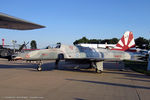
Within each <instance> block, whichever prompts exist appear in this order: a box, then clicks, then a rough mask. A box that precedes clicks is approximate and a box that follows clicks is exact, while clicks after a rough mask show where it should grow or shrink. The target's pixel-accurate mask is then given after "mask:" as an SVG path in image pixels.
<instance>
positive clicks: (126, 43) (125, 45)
mask: <svg viewBox="0 0 150 100" xmlns="http://www.w3.org/2000/svg"><path fill="white" fill-rule="evenodd" d="M133 47H135V41H134V37H133V33H132V32H131V31H126V32H125V34H124V35H123V36H122V38H121V39H120V40H119V42H118V43H117V44H116V47H115V48H112V49H111V50H119V51H133V50H130V48H133ZM134 51H135V50H134Z"/></svg>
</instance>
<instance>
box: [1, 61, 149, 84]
mask: <svg viewBox="0 0 150 100" xmlns="http://www.w3.org/2000/svg"><path fill="white" fill-rule="evenodd" d="M113 64H114V63H113ZM110 65H111V64H107V63H106V64H105V63H104V71H103V74H107V73H108V74H118V75H119V74H120V75H125V76H126V77H130V78H131V77H132V78H141V80H140V79H132V80H136V81H145V82H146V81H147V82H150V81H149V80H144V79H143V78H147V79H150V76H146V75H143V74H139V73H136V72H133V71H130V70H129V71H127V72H126V71H118V70H119V69H120V68H119V67H118V69H117V68H115V69H114V70H113V68H112V67H111V66H110ZM37 67H38V66H37V65H36V64H28V63H16V62H14V63H12V64H11V63H9V64H0V69H9V68H10V69H11V68H16V69H26V70H29V71H37V70H36V69H37ZM113 67H114V66H113ZM42 70H43V71H52V70H59V71H72V72H82V73H83V72H84V73H94V74H96V72H95V69H87V65H85V66H79V65H78V64H72V65H70V64H65V62H60V64H59V67H58V69H55V63H54V62H46V63H44V64H43V65H42ZM130 78H129V79H130Z"/></svg>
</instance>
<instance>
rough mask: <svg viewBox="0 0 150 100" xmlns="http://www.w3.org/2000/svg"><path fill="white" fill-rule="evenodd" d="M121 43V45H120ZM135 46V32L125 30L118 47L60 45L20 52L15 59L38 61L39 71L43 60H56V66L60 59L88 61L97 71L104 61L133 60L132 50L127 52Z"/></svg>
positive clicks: (101, 69) (79, 61) (99, 70)
mask: <svg viewBox="0 0 150 100" xmlns="http://www.w3.org/2000/svg"><path fill="white" fill-rule="evenodd" d="M119 44H120V45H119ZM134 46H135V42H134V38H133V34H132V32H130V31H127V32H125V34H124V35H123V37H122V38H121V40H120V41H119V42H118V44H117V48H113V49H102V48H89V47H82V46H74V45H59V46H57V47H56V48H50V49H43V50H35V51H31V52H25V53H20V54H18V55H17V56H16V57H15V58H14V59H16V60H19V59H21V60H27V61H37V64H38V68H37V70H38V71H41V70H42V66H41V65H42V61H43V60H56V63H55V64H56V66H57V65H58V62H59V61H60V60H65V61H71V62H76V63H80V64H82V63H87V64H89V65H91V66H92V67H94V68H95V69H96V72H102V71H103V61H106V60H109V61H120V60H131V59H134V58H135V56H137V55H134V53H132V52H126V51H128V50H129V49H130V48H131V47H134Z"/></svg>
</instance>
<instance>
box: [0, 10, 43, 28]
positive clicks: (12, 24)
mask: <svg viewBox="0 0 150 100" xmlns="http://www.w3.org/2000/svg"><path fill="white" fill-rule="evenodd" d="M44 27H45V26H42V25H39V24H35V23H32V22H28V21H25V20H22V19H19V18H15V17H12V16H9V15H6V14H3V13H0V28H6V29H16V30H32V29H38V28H44Z"/></svg>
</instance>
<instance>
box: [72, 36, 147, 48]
mask: <svg viewBox="0 0 150 100" xmlns="http://www.w3.org/2000/svg"><path fill="white" fill-rule="evenodd" d="M119 40H120V39H118V38H112V39H87V38H86V37H82V38H81V39H78V40H75V41H74V42H73V44H74V45H76V44H80V43H90V44H105V43H106V42H107V44H117V43H118V41H119ZM135 44H136V47H138V48H140V49H150V39H149V40H148V39H145V38H144V37H138V38H136V39H135Z"/></svg>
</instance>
